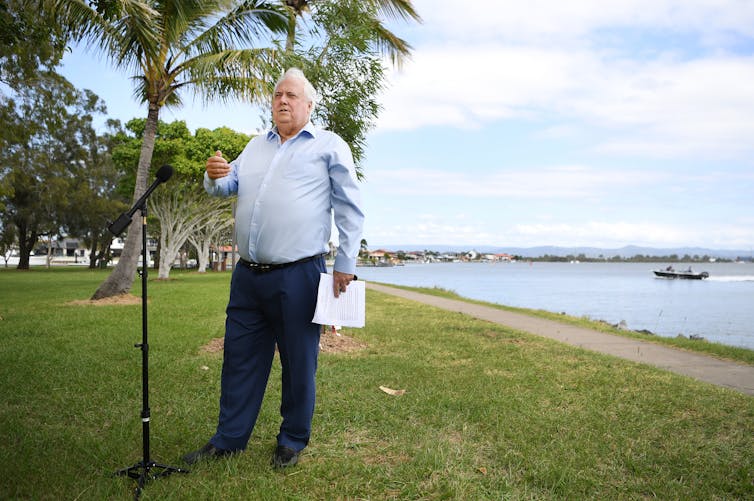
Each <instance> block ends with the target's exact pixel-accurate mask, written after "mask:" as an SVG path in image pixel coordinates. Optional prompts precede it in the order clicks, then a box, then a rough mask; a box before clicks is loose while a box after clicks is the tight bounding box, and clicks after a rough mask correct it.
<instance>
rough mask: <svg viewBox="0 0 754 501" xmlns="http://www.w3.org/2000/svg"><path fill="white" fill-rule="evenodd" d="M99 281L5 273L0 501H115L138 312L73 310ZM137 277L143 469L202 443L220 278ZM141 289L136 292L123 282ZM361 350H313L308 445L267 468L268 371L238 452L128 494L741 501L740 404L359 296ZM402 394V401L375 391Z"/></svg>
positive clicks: (462, 319) (213, 368)
mask: <svg viewBox="0 0 754 501" xmlns="http://www.w3.org/2000/svg"><path fill="white" fill-rule="evenodd" d="M103 273H104V272H101V271H89V270H85V271H84V270H53V271H47V270H44V271H42V270H33V271H30V272H16V271H12V270H9V271H2V272H0V297H2V301H0V303H1V304H0V317H1V318H2V319H1V320H0V341H1V343H0V382H1V383H0V384H2V387H1V388H0V389H1V390H2V394H3V397H2V400H1V401H0V402H1V403H0V441H2V444H3V447H2V448H0V461H1V462H2V464H3V466H4V468H3V470H4V471H3V475H2V477H1V478H0V498H2V499H56V500H58V499H130V498H131V497H132V496H133V488H134V485H135V482H134V481H133V480H131V479H128V478H123V477H113V476H112V473H113V472H115V471H116V470H118V469H120V468H123V467H126V466H130V465H132V464H134V463H135V462H137V461H139V460H140V459H141V419H140V417H139V413H140V410H141V379H140V376H141V356H140V354H141V352H140V351H139V350H137V349H134V346H133V345H134V343H136V342H139V341H140V337H141V323H140V316H141V309H140V306H139V305H132V306H87V305H72V304H71V301H73V300H80V299H86V298H88V297H89V296H90V295H91V293H92V292H93V290H94V289H95V288H96V286H97V284H98V283H99V282H100V281H101V280H102V279H103V278H104V274H103ZM172 276H173V277H174V278H173V279H172V280H170V281H150V284H149V294H150V302H149V313H150V323H149V328H150V399H151V413H152V422H151V450H152V456H153V457H152V459H154V460H156V461H158V462H162V463H167V464H174V465H181V463H180V457H181V455H182V454H184V453H185V452H187V451H189V450H193V449H194V448H196V447H198V446H200V445H202V444H203V443H204V442H205V441H206V440H207V439H208V438H209V436H210V435H211V434H212V433H213V431H214V426H215V423H216V418H217V403H218V397H219V377H220V369H221V365H222V358H221V355H220V354H218V353H207V352H205V351H202V349H201V348H202V346H204V345H206V344H207V343H208V342H209V341H210V340H211V339H213V338H216V337H220V336H222V332H223V321H224V307H225V303H226V301H227V295H228V281H229V274H227V273H215V274H205V275H199V274H194V273H173V274H172ZM137 288H138V287H137ZM367 294H368V295H367V302H368V303H367V327H366V328H364V329H348V330H346V331H345V333H346V334H347V335H350V336H353V337H356V338H358V339H359V340H360V341H363V342H365V343H366V344H367V348H365V349H364V350H361V351H359V352H355V353H349V354H323V355H322V356H321V357H320V369H319V373H318V404H317V411H316V414H315V419H314V423H313V426H314V433H313V436H312V442H311V444H310V446H309V447H308V448H307V450H306V452H305V454H304V455H303V457H302V461H301V464H300V465H299V466H297V467H294V468H293V469H290V470H285V471H283V472H276V471H273V470H272V469H271V467H270V465H269V461H270V457H271V454H272V451H273V448H274V445H275V435H276V434H277V428H278V426H279V413H278V407H279V394H280V383H279V368H278V365H277V364H276V365H275V369H274V371H275V372H274V374H273V375H272V377H271V378H270V385H269V388H268V392H267V396H266V398H265V403H264V406H263V409H262V413H261V415H260V418H259V422H258V424H257V427H256V429H255V431H254V434H253V436H252V438H251V441H250V443H249V448H248V450H247V451H246V452H244V453H243V454H240V455H237V456H234V457H232V458H230V459H228V460H221V461H215V462H208V463H203V464H199V465H196V466H195V467H193V468H192V469H191V472H190V473H189V474H186V475H173V476H171V477H168V478H164V479H160V480H155V481H152V482H149V483H148V484H147V487H146V489H145V490H144V493H143V495H142V498H143V499H161V500H162V499H175V500H179V499H180V500H183V499H223V500H225V499H238V500H241V499H243V500H246V499H270V500H277V499H640V498H653V497H656V498H659V499H751V498H752V497H754V473H753V472H752V466H751V465H752V464H754V399H752V398H751V397H748V396H745V395H742V394H739V393H736V392H733V391H730V390H726V389H723V388H718V387H715V386H712V385H708V384H705V383H701V382H697V381H695V380H692V379H689V378H685V377H681V376H677V375H674V374H671V373H668V372H664V371H661V370H658V369H654V368H651V367H648V366H643V365H639V364H635V363H631V362H626V361H623V360H619V359H616V358H612V357H607V356H602V355H598V354H593V353H590V352H586V351H582V350H579V349H576V348H572V347H569V346H565V345H562V344H559V343H556V342H554V341H549V340H546V339H543V338H539V337H536V336H530V335H526V334H522V333H520V332H514V331H510V330H508V329H506V328H504V327H500V326H496V325H493V324H490V323H487V322H483V321H479V320H475V319H471V318H469V317H467V316H464V315H461V314H458V313H452V312H446V311H442V310H438V309H436V308H432V307H429V306H424V305H419V304H416V303H412V302H410V301H406V300H403V299H400V298H397V297H393V296H389V295H384V294H380V293H377V292H374V291H368V293H367ZM380 385H384V386H387V387H390V388H395V389H404V390H406V393H405V394H404V395H401V396H397V397H396V396H391V395H388V394H386V393H384V392H382V391H380V389H379V386H380Z"/></svg>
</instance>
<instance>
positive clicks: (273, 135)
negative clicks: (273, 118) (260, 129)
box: [267, 120, 317, 141]
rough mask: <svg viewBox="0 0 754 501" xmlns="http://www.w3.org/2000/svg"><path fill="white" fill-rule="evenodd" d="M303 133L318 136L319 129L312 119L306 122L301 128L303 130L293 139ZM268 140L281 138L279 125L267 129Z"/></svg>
mask: <svg viewBox="0 0 754 501" xmlns="http://www.w3.org/2000/svg"><path fill="white" fill-rule="evenodd" d="M302 134H306V135H308V136H309V137H317V129H316V128H315V127H314V124H313V123H312V121H311V120H309V121H308V122H306V125H304V126H303V127H302V128H301V130H300V131H298V134H296V135H295V136H293V137H292V138H291V139H295V138H297V137H298V136H300V135H302ZM267 140H268V141H273V140H280V134H279V133H278V128H277V125H276V126H275V127H273V128H272V129H270V130H269V131H267Z"/></svg>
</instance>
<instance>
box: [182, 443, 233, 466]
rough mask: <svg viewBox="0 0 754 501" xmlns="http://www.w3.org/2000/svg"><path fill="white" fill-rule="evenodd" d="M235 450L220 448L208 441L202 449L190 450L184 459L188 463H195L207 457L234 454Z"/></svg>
mask: <svg viewBox="0 0 754 501" xmlns="http://www.w3.org/2000/svg"><path fill="white" fill-rule="evenodd" d="M233 452H234V451H228V450H225V449H218V448H217V447H215V446H214V445H212V444H211V443H210V442H207V443H206V445H205V446H204V447H202V448H201V449H198V450H195V451H194V452H189V453H188V454H186V455H185V456H183V460H184V461H185V462H186V463H188V464H194V463H196V462H197V461H201V460H203V459H207V458H221V457H225V456H230V455H231V454H233Z"/></svg>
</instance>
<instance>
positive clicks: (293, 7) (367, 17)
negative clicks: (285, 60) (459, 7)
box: [281, 0, 421, 65]
mask: <svg viewBox="0 0 754 501" xmlns="http://www.w3.org/2000/svg"><path fill="white" fill-rule="evenodd" d="M281 3H282V4H283V5H284V6H285V8H286V10H287V15H288V27H287V32H286V39H285V50H286V52H287V53H291V52H293V51H294V50H295V48H296V43H297V39H298V38H299V37H298V32H299V21H303V20H304V19H305V18H306V16H307V15H308V14H311V13H312V12H317V10H318V9H328V8H329V9H332V8H333V7H335V8H338V10H341V12H345V10H344V9H343V8H342V7H345V8H346V9H347V8H355V9H357V11H358V12H359V14H360V16H361V19H360V20H359V24H360V25H362V26H367V27H368V29H369V32H370V36H369V38H370V40H371V43H372V45H373V47H372V48H373V49H376V50H377V51H378V52H380V53H381V54H383V55H387V56H388V57H390V60H391V61H392V62H393V64H397V65H400V64H401V63H402V62H403V61H404V60H405V59H406V58H407V57H408V55H409V54H410V53H411V46H410V45H409V44H408V42H406V41H405V40H403V39H401V38H400V37H398V36H397V35H396V34H395V33H393V32H391V31H390V30H388V29H387V28H386V27H385V24H384V23H383V21H382V18H387V19H388V20H403V21H406V20H414V21H417V22H421V17H419V14H418V13H417V12H416V11H415V10H414V6H413V5H412V4H411V1H410V0H360V1H358V2H351V1H345V2H344V1H343V0H281ZM343 24H346V23H345V22H344V23H343Z"/></svg>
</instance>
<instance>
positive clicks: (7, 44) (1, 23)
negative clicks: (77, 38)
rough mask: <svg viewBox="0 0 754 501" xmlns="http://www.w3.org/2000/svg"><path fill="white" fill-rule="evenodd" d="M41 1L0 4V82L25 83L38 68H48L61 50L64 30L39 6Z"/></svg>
mask: <svg viewBox="0 0 754 501" xmlns="http://www.w3.org/2000/svg"><path fill="white" fill-rule="evenodd" d="M44 4H45V2H44V1H43V0H4V1H3V2H2V3H0V82H2V83H4V84H6V85H7V86H8V87H9V88H11V89H14V90H15V89H16V88H18V86H26V85H28V82H29V81H31V80H34V79H36V78H37V75H38V73H39V72H40V71H50V70H52V69H53V68H54V67H55V66H56V65H57V64H58V62H59V61H60V59H61V57H62V56H63V51H64V50H65V42H66V32H65V31H64V29H63V27H62V26H60V24H58V23H56V22H55V19H54V16H52V15H49V11H48V10H47V9H45V8H43V6H44Z"/></svg>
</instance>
